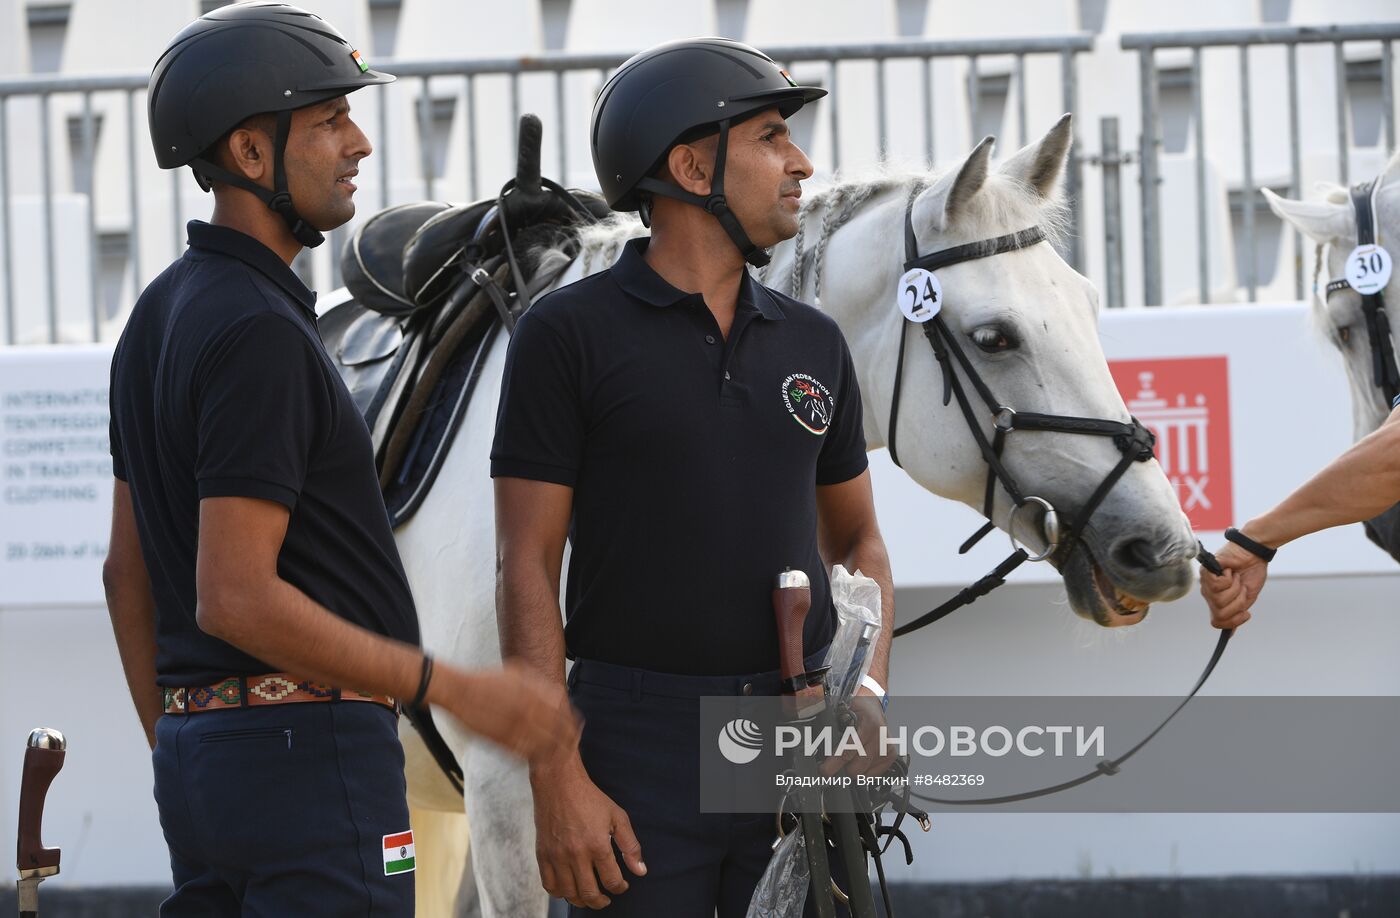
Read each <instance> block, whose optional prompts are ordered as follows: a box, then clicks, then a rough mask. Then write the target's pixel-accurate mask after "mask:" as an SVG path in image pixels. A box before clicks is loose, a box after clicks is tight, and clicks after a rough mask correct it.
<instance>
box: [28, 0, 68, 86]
mask: <svg viewBox="0 0 1400 918" xmlns="http://www.w3.org/2000/svg"><path fill="white" fill-rule="evenodd" d="M70 9H71V7H70V5H69V4H67V3H32V4H30V6H29V10H28V22H29V72H30V73H57V72H58V71H59V68H60V67H61V66H62V65H63V42H64V39H65V38H67V36H68V14H69V11H70Z"/></svg>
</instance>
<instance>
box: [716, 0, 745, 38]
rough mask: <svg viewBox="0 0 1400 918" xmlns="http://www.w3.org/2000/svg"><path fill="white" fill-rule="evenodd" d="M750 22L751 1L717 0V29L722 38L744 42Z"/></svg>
mask: <svg viewBox="0 0 1400 918" xmlns="http://www.w3.org/2000/svg"><path fill="white" fill-rule="evenodd" d="M748 20H749V0H715V29H716V30H717V31H718V32H719V34H720V35H721V36H722V37H724V38H732V39H734V40H735V41H743V39H744V30H745V29H746V28H747V27H748Z"/></svg>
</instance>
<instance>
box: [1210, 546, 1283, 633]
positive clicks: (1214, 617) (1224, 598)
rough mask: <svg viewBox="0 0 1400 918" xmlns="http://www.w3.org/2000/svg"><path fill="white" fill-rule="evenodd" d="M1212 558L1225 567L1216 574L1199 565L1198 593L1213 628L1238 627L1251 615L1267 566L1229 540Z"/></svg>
mask: <svg viewBox="0 0 1400 918" xmlns="http://www.w3.org/2000/svg"><path fill="white" fill-rule="evenodd" d="M1215 559H1216V560H1217V561H1219V562H1220V566H1221V567H1223V568H1224V569H1225V576H1223V577H1218V576H1216V575H1215V574H1212V573H1211V572H1210V571H1208V570H1206V569H1205V568H1201V596H1203V597H1205V601H1206V604H1207V605H1208V606H1210V623H1211V624H1212V625H1214V626H1215V627H1216V628H1222V629H1223V628H1238V627H1239V626H1240V625H1243V624H1244V623H1245V622H1247V621H1249V619H1250V618H1251V616H1250V613H1249V608H1250V606H1252V605H1254V601H1255V600H1256V599H1258V598H1259V592H1260V590H1262V589H1264V581H1265V579H1266V578H1267V577H1268V576H1269V565H1268V562H1266V561H1265V560H1264V559H1263V558H1260V557H1257V556H1256V555H1253V554H1251V553H1250V552H1248V551H1245V550H1244V549H1243V548H1241V547H1240V546H1238V545H1236V544H1234V543H1233V542H1230V543H1227V544H1226V545H1225V547H1224V548H1222V549H1220V551H1219V552H1217V553H1216V555H1215Z"/></svg>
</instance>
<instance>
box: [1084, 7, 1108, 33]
mask: <svg viewBox="0 0 1400 918" xmlns="http://www.w3.org/2000/svg"><path fill="white" fill-rule="evenodd" d="M1107 16H1108V0H1079V28H1080V29H1082V30H1083V31H1085V32H1093V33H1094V34H1095V35H1097V34H1098V33H1100V32H1102V31H1103V22H1104V19H1105V18H1107Z"/></svg>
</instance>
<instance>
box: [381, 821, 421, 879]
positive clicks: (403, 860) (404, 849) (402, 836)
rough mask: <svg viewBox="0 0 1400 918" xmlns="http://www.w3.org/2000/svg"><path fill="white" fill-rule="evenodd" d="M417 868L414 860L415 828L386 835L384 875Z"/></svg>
mask: <svg viewBox="0 0 1400 918" xmlns="http://www.w3.org/2000/svg"><path fill="white" fill-rule="evenodd" d="M415 869H416V867H415V865H414V861H413V830H412V829H409V830H408V831H407V832H398V833H395V834H393V835H386V836H384V875H385V876H386V877H391V876H393V875H394V874H396V873H412V872H413V871H414V870H415Z"/></svg>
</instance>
